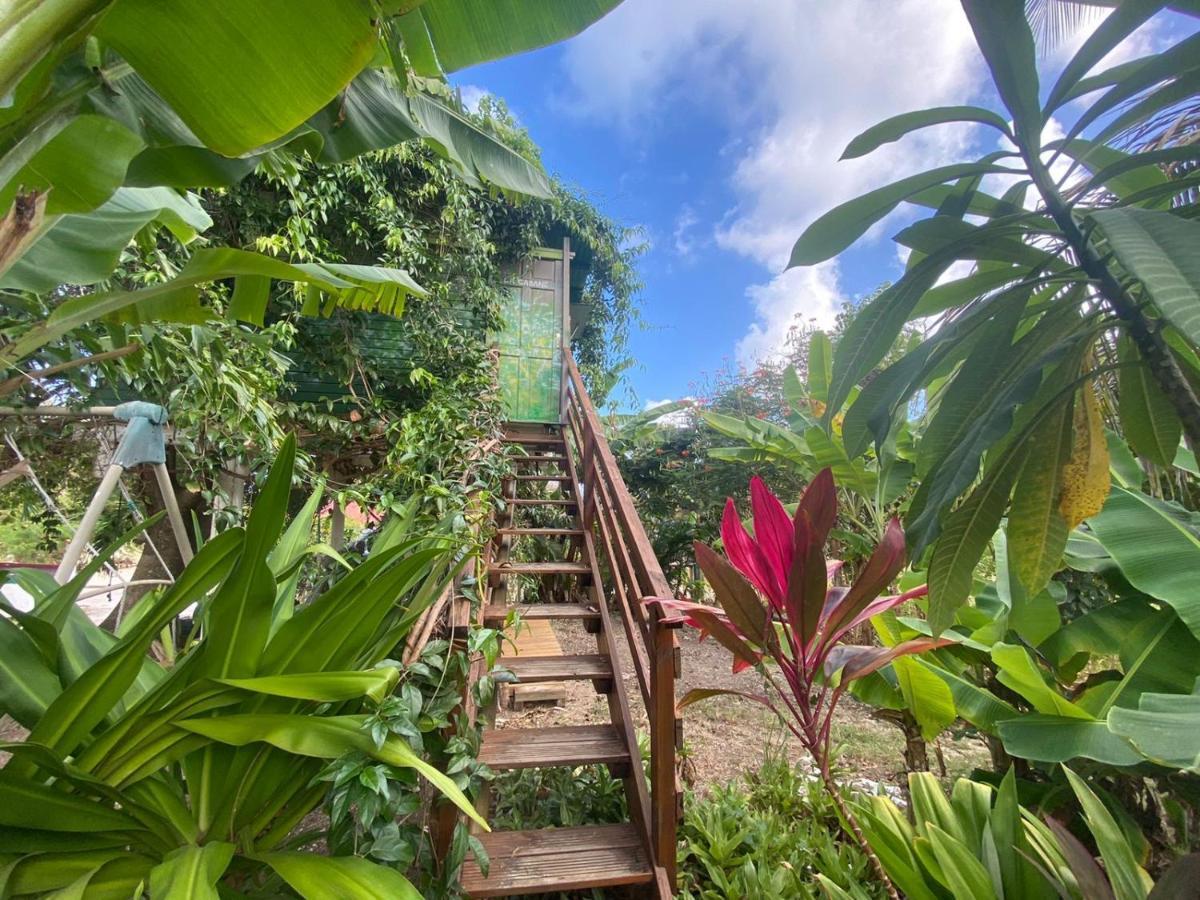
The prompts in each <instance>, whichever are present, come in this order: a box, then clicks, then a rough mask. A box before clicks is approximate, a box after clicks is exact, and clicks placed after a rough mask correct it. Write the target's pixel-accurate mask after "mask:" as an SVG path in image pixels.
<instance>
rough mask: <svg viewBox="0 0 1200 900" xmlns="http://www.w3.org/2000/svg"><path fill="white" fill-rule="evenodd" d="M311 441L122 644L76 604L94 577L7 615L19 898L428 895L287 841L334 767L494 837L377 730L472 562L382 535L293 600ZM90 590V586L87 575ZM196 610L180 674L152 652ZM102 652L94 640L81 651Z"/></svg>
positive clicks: (12, 821)
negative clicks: (399, 790)
mask: <svg viewBox="0 0 1200 900" xmlns="http://www.w3.org/2000/svg"><path fill="white" fill-rule="evenodd" d="M294 458H295V443H294V439H292V438H289V439H288V440H287V441H286V442H285V444H284V445H283V447H282V449H281V450H280V453H279V458H278V459H277V461H276V463H275V465H274V466H273V467H272V470H271V473H270V476H269V477H268V479H267V481H266V483H265V484H264V486H263V488H262V490H261V491H260V492H259V494H258V496H257V498H256V502H255V504H254V506H253V509H252V510H251V513H250V516H249V518H248V520H247V522H246V525H245V527H244V528H232V529H229V530H227V531H224V532H222V533H221V534H219V535H217V536H216V537H214V538H213V539H211V540H210V541H208V542H207V543H206V544H205V545H204V546H203V547H202V548H201V549H200V551H199V552H198V553H197V554H196V556H195V558H194V559H193V561H192V562H191V563H189V564H188V566H187V567H186V568H185V569H184V571H183V572H182V574H181V575H180V576H179V578H178V579H177V580H176V581H175V582H174V583H173V584H172V585H171V586H169V587H168V588H167V589H166V590H165V591H163V592H162V593H161V595H159V596H157V597H153V598H147V599H144V600H143V601H142V607H141V608H138V609H135V616H134V617H133V619H134V621H133V622H132V624H129V623H127V627H126V628H125V630H124V632H123V633H122V634H121V635H119V636H116V637H112V636H108V637H101V635H102V634H103V633H101V632H99V630H98V629H96V628H95V626H91V624H90V623H89V622H87V620H86V618H84V617H82V614H81V613H79V612H78V610H76V609H75V608H74V605H73V603H74V598H75V596H76V594H77V592H78V590H79V588H80V586H81V584H82V583H83V582H84V581H86V577H84V578H82V579H80V578H77V579H76V580H75V581H74V582H72V583H70V584H68V585H65V586H64V587H62V588H60V589H58V590H57V591H54V592H51V593H49V594H47V595H46V596H43V597H41V598H40V599H39V600H38V602H37V604H36V606H35V608H34V609H33V611H32V612H28V613H21V612H17V611H15V610H13V609H11V608H7V609H6V610H5V612H6V613H7V615H5V616H0V644H2V646H3V652H0V656H2V657H3V658H4V660H5V666H6V672H5V674H6V676H11V677H6V678H5V679H4V682H3V685H2V686H0V706H2V707H3V709H4V710H5V711H6V712H8V713H10V714H11V715H13V717H14V718H16V719H17V720H18V721H19V722H21V723H22V724H23V725H25V726H26V727H27V728H28V729H29V735H28V737H27V738H26V739H25V740H24V741H21V742H13V743H8V744H4V745H3V746H2V747H0V749H3V750H4V751H5V752H7V753H9V754H11V758H10V759H9V760H8V762H7V764H6V765H5V766H4V768H3V769H0V846H2V847H3V856H2V858H0V859H2V861H0V885H3V887H2V889H0V890H2V891H3V893H4V895H5V896H12V897H21V896H32V895H39V896H40V895H44V894H46V893H48V892H53V891H64V892H67V893H69V895H70V896H76V897H84V898H88V897H110V896H130V895H131V894H133V893H134V892H135V891H138V890H148V892H149V894H150V896H151V897H174V896H188V897H213V898H215V897H217V896H218V894H219V893H222V895H223V892H224V891H227V890H234V891H237V892H239V894H240V895H241V896H275V895H277V894H278V892H279V890H280V889H281V888H282V887H283V886H284V885H286V886H287V887H288V888H290V889H291V890H293V891H295V892H296V893H299V894H300V895H301V896H306V897H318V898H323V897H362V898H368V897H379V896H398V897H418V896H419V894H418V893H417V892H416V890H415V888H413V887H412V885H411V884H410V883H409V882H408V881H407V880H406V879H405V878H404V877H403V876H402V875H401V874H400V873H399V872H397V871H395V870H393V869H390V868H386V867H383V866H379V865H376V864H373V863H370V862H368V861H366V860H361V859H354V858H339V857H326V856H320V855H316V854H312V853H306V852H303V851H301V850H299V849H297V848H296V847H294V846H293V845H292V838H291V835H292V833H293V831H294V829H295V828H296V826H297V825H298V824H299V823H300V822H301V820H303V819H304V817H305V816H306V815H308V814H309V813H310V812H311V811H312V810H313V809H315V808H316V807H317V806H318V805H319V804H320V802H321V800H322V798H323V797H324V795H325V793H326V791H327V789H328V786H327V785H326V784H325V783H324V782H323V781H320V780H318V779H317V776H318V775H319V774H320V772H321V770H322V768H323V767H324V766H325V765H326V764H327V763H328V761H329V760H333V759H336V758H339V757H341V756H343V755H345V754H347V753H359V754H363V755H365V756H367V757H369V758H371V759H373V760H376V761H378V762H379V763H382V764H384V765H386V766H390V767H393V768H395V769H404V770H412V771H415V772H416V773H419V774H420V775H421V776H422V777H423V778H424V779H426V780H427V781H428V782H430V784H432V785H433V786H434V788H435V789H436V790H437V791H438V792H439V793H441V794H442V795H443V796H445V797H446V798H448V799H449V800H450V801H452V802H453V803H455V804H456V805H458V806H459V807H460V808H461V809H462V810H463V811H464V812H465V813H466V814H467V815H468V816H470V817H472V818H473V819H475V820H476V821H477V822H479V823H480V824H481V825H483V827H486V824H485V823H483V822H482V820H481V819H480V818H479V816H478V813H476V812H475V811H474V808H473V806H472V804H471V803H470V802H469V801H468V800H467V798H466V797H465V796H464V795H463V793H462V792H461V791H460V790H459V788H458V787H456V786H455V784H454V782H453V781H452V779H450V778H449V777H447V776H446V775H445V774H443V773H441V772H439V771H438V770H437V769H435V768H434V767H433V766H431V765H430V764H429V763H428V762H426V761H425V760H424V759H422V757H421V756H420V755H419V754H418V753H417V752H415V751H414V750H413V749H412V747H411V746H410V745H409V743H408V742H407V741H406V740H405V739H404V738H403V737H400V736H398V735H395V734H390V733H387V732H386V731H385V732H384V733H379V732H378V730H377V729H376V730H373V729H371V728H370V726H369V722H370V718H371V715H372V712H373V711H374V710H375V709H377V708H378V707H379V705H380V704H382V703H384V702H385V701H386V700H387V698H388V697H389V695H390V694H391V692H392V690H393V689H394V688H395V687H396V685H397V683H398V682H399V681H400V679H401V678H403V677H404V673H403V671H402V670H401V669H400V667H399V666H398V664H396V663H393V662H390V661H389V659H390V657H391V656H392V655H393V650H394V649H395V648H396V646H397V645H398V644H399V643H400V642H402V641H403V639H404V637H405V635H406V634H407V633H408V631H409V629H410V628H411V626H412V624H413V622H414V621H415V620H416V618H417V617H418V616H419V615H420V614H421V612H422V611H423V610H424V609H425V608H427V607H428V605H429V604H430V603H431V602H432V601H433V600H434V599H435V598H436V597H437V595H438V594H439V593H440V591H441V590H442V589H443V587H444V586H445V585H446V584H447V583H448V580H449V579H450V578H451V577H452V576H453V574H454V572H455V571H456V569H457V568H458V567H459V566H461V564H462V560H461V559H459V557H460V556H461V548H460V547H458V545H457V544H455V543H454V542H453V541H451V540H449V539H447V538H445V537H442V536H440V535H439V534H436V533H435V534H432V535H420V534H413V533H411V532H409V533H406V532H405V530H404V529H403V528H399V529H398V528H390V529H386V530H385V532H384V533H383V535H382V537H381V539H380V540H377V541H376V543H375V545H374V547H373V548H372V551H371V553H370V554H369V557H368V558H367V560H366V561H365V562H363V563H362V564H360V565H358V566H357V567H355V568H354V569H352V570H351V571H349V572H347V573H346V574H344V575H343V576H342V577H341V578H340V579H339V580H338V581H336V582H335V583H334V584H333V586H332V587H330V588H329V589H328V590H326V591H325V592H324V593H323V594H321V595H320V596H318V597H315V598H313V599H311V600H309V601H308V602H307V603H304V604H301V605H299V606H298V607H297V606H295V605H294V602H293V597H294V581H293V575H294V569H295V566H296V564H297V562H298V560H299V559H300V558H301V557H302V555H303V553H304V549H303V548H302V546H301V544H302V542H301V541H300V540H299V535H301V534H304V533H307V530H308V527H309V524H310V521H311V520H310V518H306V516H311V512H312V510H313V509H315V508H316V504H314V503H310V504H309V505H308V507H307V509H306V510H305V511H304V512H303V513H302V517H301V518H300V519H299V520H297V521H294V522H293V523H292V525H291V527H289V529H287V531H285V530H284V521H285V513H286V508H287V501H288V497H289V493H290V489H291V482H292V469H293V463H294ZM81 574H82V575H85V576H86V574H87V573H81ZM192 604H196V607H197V608H196V614H195V620H196V622H197V623H198V628H199V636H198V637H196V638H195V639H194V640H192V641H191V642H189V643H188V645H187V646H186V647H185V649H184V651H183V652H182V654H181V655H180V656H179V657H178V659H176V661H175V662H174V664H173V665H170V666H164V665H160V664H159V663H157V662H155V661H154V659H153V658H151V657H150V656H148V655H147V651H148V650H150V649H151V648H152V645H153V643H154V641H155V639H156V637H157V636H158V635H160V634H161V633H162V632H163V629H164V627H165V626H166V625H168V623H170V622H171V621H172V620H173V619H174V618H175V617H176V616H177V615H178V614H179V613H180V611H181V610H183V609H184V608H186V607H188V606H191V605H192ZM81 636H82V637H83V638H87V640H81V639H80V638H81Z"/></svg>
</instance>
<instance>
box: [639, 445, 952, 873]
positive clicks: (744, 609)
mask: <svg viewBox="0 0 1200 900" xmlns="http://www.w3.org/2000/svg"><path fill="white" fill-rule="evenodd" d="M750 501H751V506H752V508H753V512H754V536H753V537H751V535H750V534H749V533H748V532H747V531H746V529H745V528H744V527H743V526H742V521H741V518H740V517H739V516H738V513H737V508H736V507H735V506H734V503H733V500H732V499H731V500H728V501H726V504H725V516H724V519H723V520H722V523H721V540H722V541H723V543H724V545H725V553H726V556H728V559H726V558H725V557H722V556H720V555H718V554H717V553H716V552H715V551H714V550H713V549H712V548H711V547H709V546H707V545H706V544H702V543H700V542H698V541H697V542H696V544H695V548H696V562H697V563H699V565H700V569H701V570H702V571H703V572H704V577H705V579H706V580H707V581H708V584H709V586H710V587H711V588H712V590H713V593H714V594H715V595H716V598H717V602H718V603H719V604H720V609H717V608H716V607H712V606H704V605H702V604H699V603H690V602H688V601H685V600H666V599H664V600H654V601H650V602H653V603H657V604H659V605H660V606H661V607H662V608H663V610H664V612H665V613H666V614H667V619H666V621H667V622H676V623H678V622H683V623H685V624H687V625H691V626H693V627H695V628H698V629H700V631H701V632H702V636H704V635H711V636H712V637H713V638H715V639H716V640H718V641H719V642H720V643H721V644H722V645H723V646H725V647H726V648H727V649H728V650H729V651H730V652H732V653H733V657H734V662H733V671H734V672H738V671H741V670H743V669H746V668H750V667H754V668H756V669H757V670H758V671H760V672H761V673H762V675H763V676H764V678H765V679H766V680H767V682H768V683H769V684H770V685H771V686H772V688H773V693H774V694H775V697H772V696H770V695H766V694H762V695H760V694H749V693H745V692H742V691H730V690H717V689H701V690H694V691H691V692H689V693H688V694H687V695H686V696H685V697H684V698H683V700H682V701H681V703H680V705H681V706H686V705H688V704H689V703H694V702H696V701H697V700H703V699H705V698H707V697H712V696H715V695H717V694H736V695H738V696H741V697H745V698H747V699H749V700H753V701H754V702H756V703H761V704H763V705H765V706H767V707H768V708H770V709H771V710H772V711H774V712H775V713H776V715H778V716H779V718H780V720H781V721H782V722H783V723H784V724H785V725H786V726H787V727H788V728H789V729H790V730H791V732H792V733H793V734H794V735H796V737H797V738H798V739H799V741H800V743H801V744H802V745H803V746H804V748H805V749H806V750H808V752H809V753H810V754H812V757H813V760H814V761H815V762H816V764H817V767H818V769H819V771H820V773H821V779H822V781H823V782H824V785H825V787H826V789H827V790H828V791H829V793H830V795H831V796H832V798H833V800H834V802H835V803H836V804H837V807H838V810H839V811H840V812H841V815H842V819H843V821H844V823H845V826H846V828H847V829H848V833H849V835H850V836H851V837H852V838H853V839H854V840H855V842H856V843H858V844H859V845H860V846H861V847H862V849H863V851H864V852H865V853H866V854H867V856H868V858H869V859H870V860H871V863H872V866H873V867H874V869H875V872H876V874H877V875H878V876H879V878H880V880H881V881H882V882H883V883H884V884H885V885H886V886H887V887H888V890H889V893H890V894H891V895H892V896H897V895H896V893H895V889H894V888H893V887H892V885H891V882H890V880H889V879H888V877H887V875H886V874H885V873H884V870H883V866H882V865H880V863H879V860H878V858H877V857H876V856H875V854H874V853H873V852H872V850H871V848H870V845H868V844H867V841H866V838H865V837H864V836H863V833H862V829H861V828H859V825H858V822H857V820H856V819H855V818H854V815H853V813H852V812H851V811H850V809H849V808H848V807H847V806H846V805H845V803H844V802H843V801H842V796H841V793H840V792H839V791H838V789H837V785H836V783H835V782H834V780H833V777H832V775H831V773H830V752H829V746H830V727H831V725H832V723H833V713H834V710H835V709H836V708H837V704H838V701H839V700H840V699H841V697H842V695H843V694H844V693H845V691H846V689H847V688H848V687H849V685H850V683H851V682H852V681H854V680H855V679H857V678H862V677H863V676H865V675H869V674H870V673H872V672H874V671H876V670H877V669H880V668H882V667H883V666H885V665H887V664H888V663H890V662H891V661H892V660H894V659H896V658H897V657H900V656H904V655H907V654H910V653H920V652H922V651H924V650H929V649H932V648H934V647H940V646H943V645H945V644H947V643H949V641H946V640H943V639H933V638H917V639H915V640H910V641H904V642H903V643H900V644H897V645H896V646H894V647H873V646H872V647H860V646H850V645H846V644H842V643H840V642H841V641H842V639H843V638H844V637H845V636H846V635H847V634H848V633H849V632H850V631H851V629H853V628H854V627H855V626H856V625H859V624H861V623H862V622H865V621H867V620H868V619H870V618H871V617H872V616H875V615H878V614H879V613H882V612H885V611H886V610H889V609H892V608H893V607H895V606H897V605H899V604H901V603H903V602H904V601H906V600H911V599H913V598H914V597H920V596H923V595H924V594H925V593H926V590H927V588H926V587H925V586H924V585H922V586H921V587H918V588H914V589H913V590H911V591H907V592H905V593H902V594H885V593H884V592H885V591H886V590H887V589H888V587H889V586H890V585H891V583H892V582H893V581H894V580H895V579H896V576H897V575H898V574H899V573H900V570H901V569H902V568H903V567H904V531H903V529H902V528H901V526H900V522H899V520H898V519H894V518H893V519H892V520H891V521H890V522H889V523H888V526H887V529H886V530H885V532H884V535H883V540H882V541H880V543H879V545H878V546H877V547H876V548H875V550H874V552H873V553H872V554H871V558H870V559H869V560H868V561H867V564H866V565H865V566H864V567H863V569H862V571H861V572H860V573H859V574H858V577H857V578H855V579H854V582H853V583H852V584H851V585H850V586H849V587H838V586H834V585H832V584H830V582H831V581H832V580H833V579H834V578H835V576H836V574H837V572H838V570H839V569H840V568H841V565H842V564H841V563H840V562H838V561H827V560H826V559H825V543H826V541H827V540H828V538H829V532H830V529H832V528H833V525H834V522H835V521H836V520H837V490H836V487H835V485H834V482H833V474H832V472H830V470H829V469H825V470H823V471H822V472H821V473H820V474H819V475H817V476H816V477H815V478H814V479H813V480H812V482H811V483H810V484H809V485H808V487H807V489H805V491H804V494H803V495H802V496H801V498H800V503H799V505H797V507H796V514H795V516H789V515H788V514H787V511H786V510H785V509H784V507H783V504H782V503H780V502H779V498H777V497H776V496H775V495H774V494H773V493H771V491H770V489H769V488H768V487H767V486H766V484H765V483H764V482H763V481H762V479H761V478H758V477H757V476H756V477H755V478H754V479H752V480H751V482H750ZM772 662H773V663H774V664H775V665H774V666H770V665H767V663H772ZM774 669H777V670H778V671H777V673H776V672H775V671H773V670H774ZM781 682H782V684H781Z"/></svg>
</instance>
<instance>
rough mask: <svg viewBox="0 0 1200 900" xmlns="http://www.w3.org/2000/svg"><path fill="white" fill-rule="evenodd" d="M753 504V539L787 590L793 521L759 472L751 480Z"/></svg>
mask: <svg viewBox="0 0 1200 900" xmlns="http://www.w3.org/2000/svg"><path fill="white" fill-rule="evenodd" d="M750 506H751V508H752V509H753V510H754V539H755V541H756V542H757V543H758V546H759V549H760V550H761V551H762V555H763V558H764V559H765V560H766V562H767V564H768V565H769V566H770V567H771V573H772V575H773V576H774V578H775V581H776V582H777V583H778V584H779V586H780V588H781V589H785V588H786V585H787V583H788V572H790V571H791V568H792V553H793V542H792V530H793V529H792V520H791V519H790V518H789V517H788V514H787V510H785V509H784V508H783V504H782V503H780V502H779V498H778V497H776V496H775V495H774V494H772V493H771V490H770V488H768V487H767V485H766V483H765V482H764V481H763V480H762V479H761V478H759V477H758V476H757V475H755V476H754V477H753V478H751V479H750ZM782 592H783V591H782V590H781V593H782Z"/></svg>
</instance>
